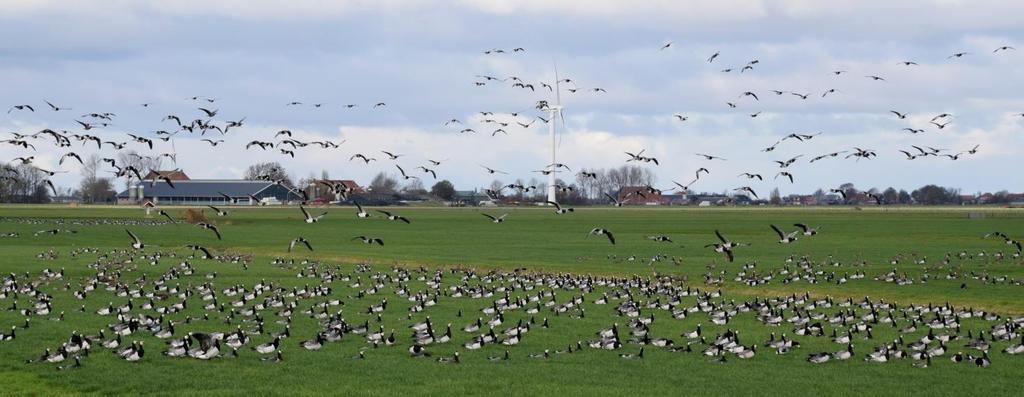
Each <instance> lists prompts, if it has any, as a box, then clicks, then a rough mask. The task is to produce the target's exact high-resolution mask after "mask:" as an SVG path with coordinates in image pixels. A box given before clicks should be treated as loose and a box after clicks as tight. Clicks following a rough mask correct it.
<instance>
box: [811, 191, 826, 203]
mask: <svg viewBox="0 0 1024 397" xmlns="http://www.w3.org/2000/svg"><path fill="white" fill-rule="evenodd" d="M814 200H815V202H817V203H818V205H821V204H824V203H825V191H824V190H822V189H821V188H818V190H815V191H814Z"/></svg>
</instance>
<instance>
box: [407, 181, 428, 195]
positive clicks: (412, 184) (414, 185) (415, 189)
mask: <svg viewBox="0 0 1024 397" xmlns="http://www.w3.org/2000/svg"><path fill="white" fill-rule="evenodd" d="M402 191H403V192H406V193H412V194H426V193H427V189H426V188H425V187H423V181H421V180H420V178H413V179H410V180H409V183H407V184H406V185H405V186H403V187H402Z"/></svg>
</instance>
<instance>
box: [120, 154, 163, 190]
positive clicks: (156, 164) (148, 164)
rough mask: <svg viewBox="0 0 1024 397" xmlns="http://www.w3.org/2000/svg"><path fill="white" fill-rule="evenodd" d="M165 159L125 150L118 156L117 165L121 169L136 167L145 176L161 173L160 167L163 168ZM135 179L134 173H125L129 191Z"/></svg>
mask: <svg viewBox="0 0 1024 397" xmlns="http://www.w3.org/2000/svg"><path fill="white" fill-rule="evenodd" d="M163 159H164V158H163V157H159V156H158V157H150V156H143V155H140V154H139V153H138V152H136V151H134V150H125V151H122V152H120V153H118V154H117V164H119V165H120V167H128V166H131V167H134V168H135V169H137V170H139V173H141V174H142V175H143V176H145V175H146V174H148V173H149V171H159V170H160V167H162V166H163V163H164V161H163ZM133 179H135V178H134V175H132V173H130V172H129V173H125V176H124V188H125V189H127V188H129V187H131V186H132V180H133Z"/></svg>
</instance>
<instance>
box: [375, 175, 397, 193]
mask: <svg viewBox="0 0 1024 397" xmlns="http://www.w3.org/2000/svg"><path fill="white" fill-rule="evenodd" d="M369 189H370V191H371V192H374V193H385V194H388V193H395V192H397V191H398V180H396V179H395V178H393V177H391V175H388V174H387V173H384V172H381V173H378V174H377V175H376V176H374V177H373V180H372V181H370V188H369Z"/></svg>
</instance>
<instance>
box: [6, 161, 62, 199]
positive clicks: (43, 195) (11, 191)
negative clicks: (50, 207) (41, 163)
mask: <svg viewBox="0 0 1024 397" xmlns="http://www.w3.org/2000/svg"><path fill="white" fill-rule="evenodd" d="M0 201H3V202H7V203H47V202H49V201H50V188H49V185H48V184H47V183H46V177H45V175H44V174H43V172H42V171H39V170H38V169H36V168H35V167H33V166H31V165H28V164H19V165H17V166H11V165H7V164H0Z"/></svg>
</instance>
